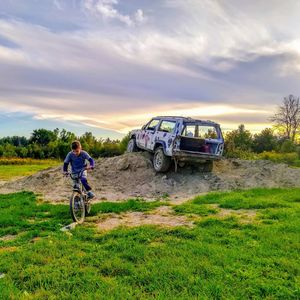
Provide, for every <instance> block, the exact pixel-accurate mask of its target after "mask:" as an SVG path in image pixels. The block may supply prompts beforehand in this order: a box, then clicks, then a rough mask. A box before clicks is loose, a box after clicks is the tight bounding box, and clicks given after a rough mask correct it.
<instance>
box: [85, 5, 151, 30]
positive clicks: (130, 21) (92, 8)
mask: <svg viewBox="0 0 300 300" xmlns="http://www.w3.org/2000/svg"><path fill="white" fill-rule="evenodd" d="M118 3H119V2H118V1H117V0H85V1H84V7H85V8H86V10H87V11H89V12H90V13H91V14H93V15H100V16H102V18H103V19H104V20H118V21H120V22H121V23H124V24H126V25H127V26H134V25H136V24H138V23H142V22H144V21H145V20H146V19H145V16H144V13H143V11H142V10H141V9H138V10H136V12H135V13H134V16H133V17H130V16H129V15H126V14H122V13H121V12H119V11H118V10H117V8H116V6H117V5H118Z"/></svg>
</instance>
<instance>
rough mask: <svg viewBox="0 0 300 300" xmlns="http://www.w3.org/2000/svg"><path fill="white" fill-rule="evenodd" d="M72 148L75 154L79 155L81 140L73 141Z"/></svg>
mask: <svg viewBox="0 0 300 300" xmlns="http://www.w3.org/2000/svg"><path fill="white" fill-rule="evenodd" d="M71 148H72V152H73V153H74V154H75V155H77V156H78V155H79V154H80V152H81V144H80V142H79V141H74V142H72V145H71Z"/></svg>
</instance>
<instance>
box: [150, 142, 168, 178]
mask: <svg viewBox="0 0 300 300" xmlns="http://www.w3.org/2000/svg"><path fill="white" fill-rule="evenodd" d="M170 165H171V157H169V156H166V155H165V153H164V150H163V148H162V147H158V148H156V149H155V152H154V156H153V167H154V170H155V171H156V172H158V173H162V172H167V171H168V170H169V169H170Z"/></svg>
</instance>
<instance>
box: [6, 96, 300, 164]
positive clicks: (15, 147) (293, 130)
mask: <svg viewBox="0 0 300 300" xmlns="http://www.w3.org/2000/svg"><path fill="white" fill-rule="evenodd" d="M270 121H271V122H272V123H273V127H272V128H266V129H264V130H262V131H261V132H260V133H257V134H252V133H251V132H250V131H249V130H247V129H246V128H245V126H244V125H243V124H241V125H240V126H239V127H238V129H236V130H232V131H230V132H227V133H226V134H225V155H226V156H227V157H240V158H246V157H247V155H248V154H249V153H250V154H251V153H258V154H259V153H263V152H277V153H299V156H300V150H299V147H300V144H299V137H300V101H299V98H296V97H295V96H293V95H289V96H287V97H285V98H284V99H283V102H282V104H281V105H280V106H278V109H277V112H276V113H275V114H274V115H273V116H272V117H271V118H270ZM75 139H78V140H79V141H80V142H81V144H82V147H83V149H85V150H86V151H88V152H89V153H90V154H91V155H92V156H93V157H95V158H98V157H109V156H116V155H120V154H122V153H124V152H125V151H126V147H127V143H128V140H129V135H127V136H125V137H124V138H123V139H122V140H112V139H109V138H107V139H102V138H100V139H97V138H96V137H94V136H93V134H92V133H91V132H86V133H84V134H83V135H81V136H76V135H75V134H74V133H72V132H70V131H67V130H65V129H62V130H59V129H55V130H47V129H36V130H34V131H33V132H32V134H31V136H30V137H29V138H26V137H24V136H12V137H4V138H1V139H0V157H20V158H36V159H44V158H56V159H63V158H64V157H65V156H66V154H67V153H68V152H69V151H70V144H71V142H72V141H73V140H75Z"/></svg>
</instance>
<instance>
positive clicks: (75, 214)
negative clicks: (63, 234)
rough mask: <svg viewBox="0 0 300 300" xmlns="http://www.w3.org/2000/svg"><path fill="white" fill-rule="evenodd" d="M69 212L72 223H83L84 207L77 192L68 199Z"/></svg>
mask: <svg viewBox="0 0 300 300" xmlns="http://www.w3.org/2000/svg"><path fill="white" fill-rule="evenodd" d="M70 212H71V217H72V219H73V221H74V222H77V223H79V224H81V223H83V222H84V218H85V205H84V200H83V197H82V195H81V194H80V193H78V192H73V194H72V196H71V198H70Z"/></svg>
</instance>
